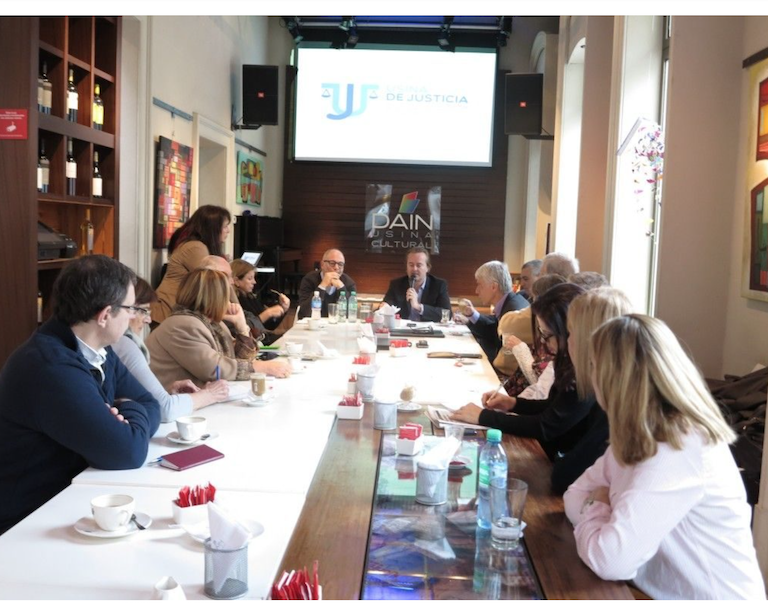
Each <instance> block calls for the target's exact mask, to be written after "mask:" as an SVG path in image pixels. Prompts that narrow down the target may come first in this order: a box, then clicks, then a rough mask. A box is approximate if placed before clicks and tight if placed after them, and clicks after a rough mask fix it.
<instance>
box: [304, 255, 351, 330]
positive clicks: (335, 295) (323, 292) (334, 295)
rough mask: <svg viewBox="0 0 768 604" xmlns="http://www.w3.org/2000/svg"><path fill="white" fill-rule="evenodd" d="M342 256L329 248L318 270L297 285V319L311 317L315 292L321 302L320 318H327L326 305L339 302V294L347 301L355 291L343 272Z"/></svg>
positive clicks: (347, 276)
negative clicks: (344, 296) (344, 295)
mask: <svg viewBox="0 0 768 604" xmlns="http://www.w3.org/2000/svg"><path fill="white" fill-rule="evenodd" d="M345 266H346V262H344V254H342V253H341V250H337V249H336V248H330V249H327V250H325V252H323V260H322V262H321V263H320V270H319V271H318V270H314V271H312V272H311V273H307V274H306V275H304V277H303V278H302V280H301V284H299V315H298V318H299V319H303V318H304V317H309V316H311V315H312V297H313V296H314V295H315V292H318V294H320V301H321V302H322V307H321V312H320V316H322V317H327V316H328V305H329V304H335V303H337V302H338V301H339V297H340V296H341V292H345V293H346V297H347V300H349V296H350V294H351V292H353V291H357V285H355V281H354V279H352V277H350V276H349V275H347V274H346V273H345V272H344V267H345Z"/></svg>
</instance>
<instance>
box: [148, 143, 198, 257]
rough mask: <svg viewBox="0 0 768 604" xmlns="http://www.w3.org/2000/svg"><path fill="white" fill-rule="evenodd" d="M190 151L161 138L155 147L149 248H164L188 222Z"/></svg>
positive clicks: (190, 171)
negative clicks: (151, 224) (150, 245)
mask: <svg viewBox="0 0 768 604" xmlns="http://www.w3.org/2000/svg"><path fill="white" fill-rule="evenodd" d="M193 151H194V150H193V149H192V147H187V146H186V145H182V144H181V143H179V142H178V141H172V140H171V139H169V138H165V137H163V136H161V137H160V140H159V141H158V143H157V164H156V167H157V169H156V176H155V216H154V221H153V226H154V229H153V231H154V234H153V238H152V239H153V240H152V247H154V248H155V249H162V248H165V247H168V241H170V239H171V235H173V232H174V231H175V230H176V229H177V228H179V227H180V226H181V225H182V224H184V222H186V220H187V218H189V197H190V187H191V185H192V154H193Z"/></svg>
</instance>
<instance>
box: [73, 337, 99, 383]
mask: <svg viewBox="0 0 768 604" xmlns="http://www.w3.org/2000/svg"><path fill="white" fill-rule="evenodd" d="M75 338H76V339H77V348H78V349H79V350H80V354H82V355H83V356H84V357H85V360H86V361H88V362H89V363H90V364H91V366H92V367H93V368H95V369H98V370H99V373H100V374H101V383H102V384H103V383H104V368H103V365H104V363H106V362H107V349H106V348H100V349H99V350H96V349H95V348H91V347H90V346H89V345H88V344H86V343H85V342H84V341H83V340H81V339H80V338H78V337H77V336H75Z"/></svg>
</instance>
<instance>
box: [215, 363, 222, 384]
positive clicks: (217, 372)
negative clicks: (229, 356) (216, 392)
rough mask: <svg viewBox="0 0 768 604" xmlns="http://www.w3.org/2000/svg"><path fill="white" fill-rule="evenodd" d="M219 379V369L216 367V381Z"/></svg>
mask: <svg viewBox="0 0 768 604" xmlns="http://www.w3.org/2000/svg"><path fill="white" fill-rule="evenodd" d="M220 377H221V369H219V366H218V365H216V381H217V382H218V381H219V378H220Z"/></svg>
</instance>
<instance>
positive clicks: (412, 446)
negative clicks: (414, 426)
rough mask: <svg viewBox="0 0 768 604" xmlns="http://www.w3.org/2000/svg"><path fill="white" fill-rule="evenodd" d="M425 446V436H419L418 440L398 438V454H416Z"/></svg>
mask: <svg viewBox="0 0 768 604" xmlns="http://www.w3.org/2000/svg"><path fill="white" fill-rule="evenodd" d="M423 446H424V438H423V437H421V436H419V438H417V439H416V440H408V439H407V438H398V439H397V454H398V455H416V454H418V453H419V452H420V451H421V449H422V447H423Z"/></svg>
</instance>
